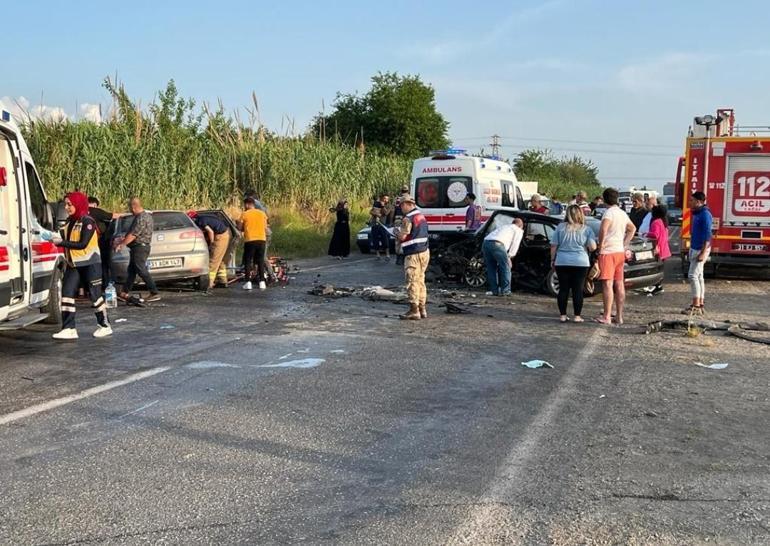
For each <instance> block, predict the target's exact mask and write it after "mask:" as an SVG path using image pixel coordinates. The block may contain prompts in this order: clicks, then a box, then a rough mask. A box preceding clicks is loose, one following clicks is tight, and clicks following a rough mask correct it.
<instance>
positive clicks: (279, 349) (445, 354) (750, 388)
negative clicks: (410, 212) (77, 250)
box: [0, 257, 770, 544]
mask: <svg viewBox="0 0 770 546" xmlns="http://www.w3.org/2000/svg"><path fill="white" fill-rule="evenodd" d="M299 265H300V266H301V267H302V270H301V271H300V272H299V273H297V274H296V278H295V279H294V280H293V281H292V283H291V285H290V286H289V287H286V288H275V289H271V290H268V291H267V292H264V293H260V292H258V291H254V292H250V293H246V292H244V291H242V290H240V289H238V288H232V289H230V290H229V291H218V292H216V293H215V294H214V295H213V296H209V297H204V296H200V295H197V294H194V293H189V292H187V293H171V292H166V293H164V296H165V297H164V300H163V301H162V302H161V303H160V304H157V305H154V306H152V307H150V308H147V309H136V308H126V307H120V308H119V309H117V310H116V312H114V313H113V314H112V320H113V323H114V327H115V335H114V336H113V337H112V338H108V339H103V340H95V339H91V338H89V337H87V336H86V334H88V333H90V330H91V329H92V327H93V326H94V325H93V318H92V317H91V316H89V315H88V312H87V308H83V310H82V311H83V313H82V314H81V315H80V317H79V325H80V332H81V336H82V337H81V339H80V340H79V341H78V342H76V343H64V344H62V343H53V342H52V341H51V340H50V334H51V331H50V330H49V329H47V328H46V327H43V326H36V327H34V328H31V329H29V330H26V331H19V332H13V333H0V354H1V355H2V356H0V362H1V364H0V390H2V392H3V396H2V397H1V398H0V468H1V469H2V471H1V472H0V491H2V495H0V543H2V544H92V543H93V544H150V543H152V544H157V543H165V544H231V543H252V544H286V543H310V544H318V543H333V544H549V543H550V544H586V543H588V544H591V543H600V544H627V543H633V544H702V543H704V542H710V543H717V544H768V543H770V435H768V426H767V423H768V422H770V405H769V404H768V392H770V391H769V390H768V386H770V385H769V383H770V381H769V380H768V371H769V370H768V366H769V365H770V347H768V346H764V345H759V344H752V343H750V342H747V341H743V340H739V339H736V338H732V337H725V336H720V335H713V336H700V337H697V338H686V337H683V336H682V335H681V334H678V333H659V334H654V335H651V336H644V335H642V334H640V331H641V329H642V325H644V324H646V322H647V321H649V320H652V319H655V318H664V317H674V316H680V315H678V311H679V309H680V308H681V307H683V306H684V305H685V304H686V303H687V299H688V293H687V286H686V285H684V284H683V283H682V281H681V278H678V276H680V274H679V266H678V264H677V263H675V262H674V261H672V262H671V263H669V264H668V268H669V280H668V283H667V285H666V292H665V293H664V294H662V295H660V296H656V297H647V296H645V295H641V294H632V295H630V296H629V302H628V306H629V312H628V317H627V321H628V324H627V325H626V326H624V327H622V328H618V327H612V328H608V327H600V326H597V325H594V324H583V325H579V324H566V325H562V324H559V323H558V321H557V320H556V309H555V302H553V301H552V300H551V299H549V298H547V297H546V296H543V295H538V294H529V293H516V294H515V296H514V297H513V298H511V299H510V300H500V299H497V298H485V297H484V296H483V295H480V294H475V297H473V295H471V294H470V293H465V292H462V291H460V292H457V293H456V294H455V295H452V291H453V290H454V289H453V288H452V287H444V286H435V287H432V288H433V289H432V291H431V304H430V305H429V311H430V313H431V317H430V319H429V320H427V321H420V322H409V323H405V322H403V321H399V320H398V319H397V318H396V315H397V313H399V312H401V311H402V310H403V306H399V305H395V304H393V303H390V302H371V301H366V300H364V299H361V298H359V297H357V296H351V297H345V298H339V299H335V298H324V297H319V296H312V295H309V294H307V291H308V289H309V288H310V287H311V286H312V285H313V284H314V283H316V282H324V283H331V284H334V285H336V286H358V287H360V286H369V285H375V284H379V285H383V286H398V285H399V284H400V283H401V275H400V272H399V270H398V268H397V267H396V266H395V265H394V264H392V263H390V264H385V263H380V262H377V261H376V260H374V259H373V258H368V257H367V258H362V257H356V258H354V259H351V260H350V261H343V262H337V261H333V262H332V261H328V260H313V261H307V262H302V263H300V264H299ZM707 288H708V290H709V296H708V300H707V301H708V306H709V309H710V315H711V316H712V317H714V318H730V319H734V320H762V319H766V318H767V305H766V302H767V297H768V294H769V293H770V290H769V289H770V284H768V282H767V281H755V280H751V279H743V280H741V279H733V280H710V281H709V282H708V286H707ZM446 299H452V300H453V301H459V302H461V303H462V304H463V305H466V306H467V307H468V308H469V309H470V310H471V313H469V314H463V315H449V314H446V313H445V312H444V309H443V308H442V307H440V304H441V303H442V302H443V301H445V300H446ZM598 306H599V302H598V300H592V301H591V302H589V303H588V312H586V313H584V314H585V315H586V316H592V315H593V314H594V313H598ZM121 319H125V320H121ZM118 321H120V322H118ZM530 359H545V360H547V361H548V362H550V363H551V364H552V365H553V366H554V368H553V369H534V370H533V369H528V368H524V367H523V366H521V362H522V361H526V360H530ZM695 362H702V363H705V364H711V363H728V364H729V365H728V367H727V368H725V369H722V370H711V369H706V368H703V367H699V366H696V365H695Z"/></svg>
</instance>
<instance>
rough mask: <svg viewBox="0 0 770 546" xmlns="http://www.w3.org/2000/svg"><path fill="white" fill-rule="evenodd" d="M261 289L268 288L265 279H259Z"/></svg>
mask: <svg viewBox="0 0 770 546" xmlns="http://www.w3.org/2000/svg"><path fill="white" fill-rule="evenodd" d="M259 289H260V290H265V289H267V285H266V284H265V281H259Z"/></svg>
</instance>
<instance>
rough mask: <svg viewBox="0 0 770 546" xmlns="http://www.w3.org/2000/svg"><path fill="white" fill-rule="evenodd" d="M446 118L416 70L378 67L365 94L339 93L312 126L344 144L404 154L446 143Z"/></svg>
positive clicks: (432, 91) (420, 151) (442, 145)
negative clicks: (405, 71) (383, 70)
mask: <svg viewBox="0 0 770 546" xmlns="http://www.w3.org/2000/svg"><path fill="white" fill-rule="evenodd" d="M448 130H449V123H448V122H447V121H446V120H445V119H444V117H443V116H442V115H441V113H440V112H438V110H437V109H436V100H435V91H434V89H433V87H431V86H430V85H428V84H425V83H424V82H423V81H422V80H420V77H419V76H410V75H406V76H399V75H398V74H396V73H394V72H386V73H378V74H377V75H376V76H374V77H373V78H372V88H371V89H370V90H369V91H368V92H367V93H366V94H364V95H358V94H343V93H338V94H337V98H336V99H335V101H334V111H333V112H332V113H331V114H330V115H328V116H323V115H319V116H318V117H317V118H316V120H315V122H314V123H313V131H314V133H315V134H316V135H318V136H319V137H320V138H332V137H333V138H337V139H339V140H340V141H342V142H343V143H346V144H349V145H360V144H361V143H363V144H365V145H366V146H367V147H374V148H377V149H380V150H384V151H388V152H392V153H395V154H398V155H404V156H407V157H418V156H421V155H424V154H425V153H427V152H428V151H429V150H431V149H438V148H445V147H446V146H447V145H448V144H449V140H448V139H447V131H448Z"/></svg>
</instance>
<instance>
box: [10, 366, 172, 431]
mask: <svg viewBox="0 0 770 546" xmlns="http://www.w3.org/2000/svg"><path fill="white" fill-rule="evenodd" d="M170 369H171V368H170V367H169V366H163V367H160V368H151V369H149V370H144V371H143V372H138V373H135V374H132V375H129V376H127V377H124V378H123V379H118V380H117V381H110V382H109V383H105V384H104V385H99V386H97V387H91V388H90V389H86V390H84V391H81V392H79V393H76V394H70V395H69V396H64V397H62V398H57V399H55V400H49V401H48V402H43V403H42V404H35V405H34V406H30V407H28V408H24V409H21V410H18V411H14V412H11V413H6V414H5V415H0V425H7V424H8V423H13V422H14V421H18V420H19V419H24V418H25V417H31V416H33V415H36V414H38V413H42V412H44V411H48V410H52V409H54V408H58V407H60V406H64V405H66V404H71V403H72V402H77V401H78V400H83V399H84V398H88V397H89V396H94V395H95V394H100V393H103V392H106V391H109V390H112V389H114V388H117V387H122V386H123V385H128V384H129V383H133V382H134V381H139V380H140V379H146V378H148V377H152V376H153V375H157V374H159V373H163V372H165V371H168V370H170Z"/></svg>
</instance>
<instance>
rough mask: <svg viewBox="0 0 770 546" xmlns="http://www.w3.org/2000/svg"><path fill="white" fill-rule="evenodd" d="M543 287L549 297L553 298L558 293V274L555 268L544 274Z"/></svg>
mask: <svg viewBox="0 0 770 546" xmlns="http://www.w3.org/2000/svg"><path fill="white" fill-rule="evenodd" d="M543 288H544V289H545V292H546V293H547V294H548V295H549V296H551V297H554V298H555V297H556V296H558V295H559V276H558V275H557V274H556V270H555V269H551V270H550V271H549V272H548V274H547V275H546V276H545V282H544V283H543Z"/></svg>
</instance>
